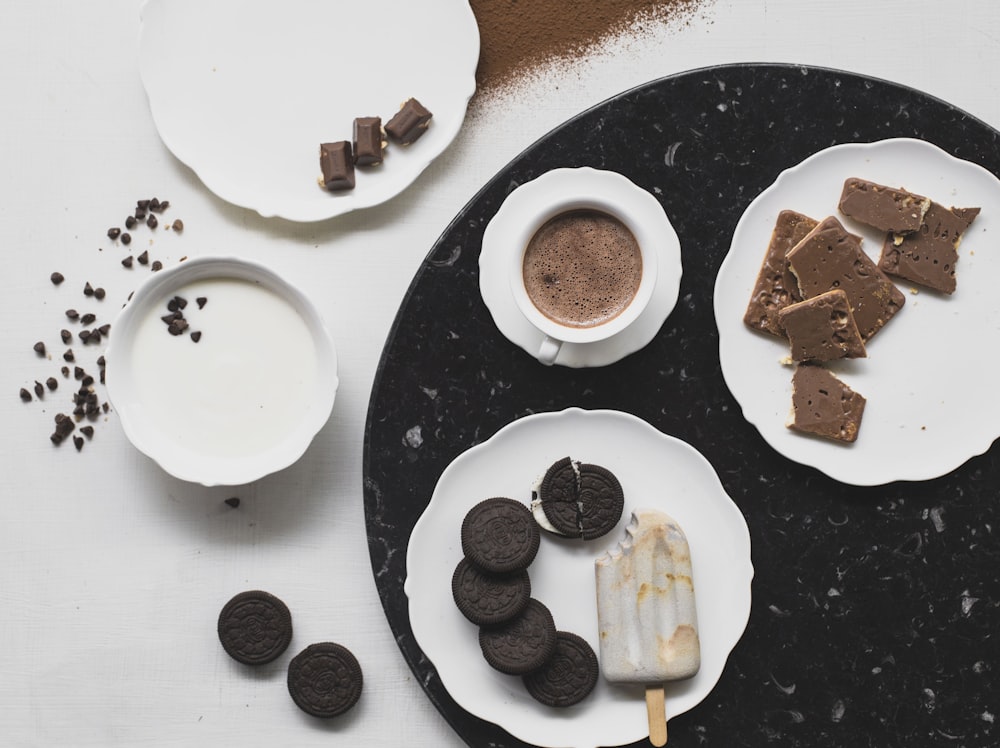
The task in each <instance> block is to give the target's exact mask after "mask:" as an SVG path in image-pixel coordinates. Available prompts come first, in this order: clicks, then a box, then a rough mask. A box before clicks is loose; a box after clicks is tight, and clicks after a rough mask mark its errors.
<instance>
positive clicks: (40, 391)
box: [35, 380, 45, 397]
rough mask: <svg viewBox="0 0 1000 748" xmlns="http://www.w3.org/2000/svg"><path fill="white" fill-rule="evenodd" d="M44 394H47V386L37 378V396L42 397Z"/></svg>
mask: <svg viewBox="0 0 1000 748" xmlns="http://www.w3.org/2000/svg"><path fill="white" fill-rule="evenodd" d="M44 394H45V388H44V387H43V386H42V383H41V382H39V381H38V380H35V395H36V396H37V397H41V396H42V395H44Z"/></svg>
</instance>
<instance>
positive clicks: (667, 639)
mask: <svg viewBox="0 0 1000 748" xmlns="http://www.w3.org/2000/svg"><path fill="white" fill-rule="evenodd" d="M594 565H595V570H596V574H597V623H598V629H599V632H600V652H601V672H602V673H603V674H604V677H605V679H607V680H608V681H610V682H612V683H639V684H642V685H644V686H646V707H647V711H648V716H649V730H650V732H649V739H650V741H651V742H652V743H653V745H657V746H660V745H664V744H665V743H666V742H667V721H666V711H665V707H664V703H663V699H664V694H663V684H664V683H666V682H669V681H675V680H683V679H685V678H690V677H692V676H693V675H694V674H695V673H697V672H698V668H699V667H700V666H701V646H700V644H699V641H698V614H697V611H696V610H695V598H694V583H693V582H692V575H691V551H690V549H689V548H688V542H687V538H686V537H685V535H684V531H683V530H681V528H680V526H679V525H678V524H677V522H676V521H674V519H673V518H671V517H670V516H669V515H667V514H665V513H664V512H661V511H658V510H655V509H637V510H635V511H634V512H633V513H632V519H631V521H630V522H629V525H628V527H626V528H625V539H624V540H622V542H621V543H619V544H618V546H617V547H616V548H615V549H614V550H612V551H609V552H608V553H605V554H604V555H603V556H601V557H600V558H598V559H597V561H595V563H594Z"/></svg>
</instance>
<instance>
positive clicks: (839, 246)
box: [788, 216, 906, 342]
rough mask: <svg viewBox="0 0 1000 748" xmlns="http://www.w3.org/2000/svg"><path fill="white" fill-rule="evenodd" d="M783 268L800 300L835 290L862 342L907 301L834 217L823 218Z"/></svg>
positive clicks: (796, 246)
mask: <svg viewBox="0 0 1000 748" xmlns="http://www.w3.org/2000/svg"><path fill="white" fill-rule="evenodd" d="M788 264H789V267H791V269H792V272H793V273H795V278H796V279H797V281H798V284H799V293H801V294H802V298H803V299H811V298H812V297H813V296H819V295H820V294H822V293H826V292H827V291H830V290H832V289H835V288H840V289H842V290H843V291H844V292H845V293H846V294H847V298H848V299H849V300H850V302H851V312H852V313H853V314H854V322H855V323H856V324H857V326H858V331H859V332H860V333H861V337H862V339H864V340H865V341H866V342H867V341H868V340H870V339H871V337H872V336H873V335H874V334H875V333H876V332H878V331H879V330H880V329H882V327H883V326H884V325H885V323H886V322H888V321H889V320H890V319H892V317H893V316H894V315H895V314H896V312H898V311H899V310H900V309H902V308H903V304H904V303H905V302H906V298H905V297H904V296H903V293H902V292H901V291H900V290H899V289H898V288H896V286H895V285H894V284H893V282H892V281H891V280H889V277H888V276H887V275H886V274H885V273H883V272H882V271H881V270H879V269H878V266H877V265H876V264H875V263H874V262H872V260H871V258H870V257H868V255H866V254H865V253H864V252H863V251H862V250H861V241H860V239H858V237H856V236H853V235H851V234H850V233H848V232H847V230H846V229H845V228H844V227H843V226H842V225H841V223H840V221H838V220H837V219H836V218H835V217H834V216H829V217H827V218H825V219H824V220H823V221H822V222H821V223H820V224H819V225H818V226H817V227H816V228H814V229H813V230H812V231H810V232H809V234H808V235H807V236H806V237H805V238H804V239H803V240H802V241H801V242H799V243H798V244H797V245H795V247H794V248H793V249H792V251H791V252H789V253H788Z"/></svg>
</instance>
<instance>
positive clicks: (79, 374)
mask: <svg viewBox="0 0 1000 748" xmlns="http://www.w3.org/2000/svg"><path fill="white" fill-rule="evenodd" d="M86 373H87V372H85V371H84V370H83V369H82V368H81V367H79V366H74V367H73V378H74V379H77V380H80V379H83V376H84V375H85V374H86Z"/></svg>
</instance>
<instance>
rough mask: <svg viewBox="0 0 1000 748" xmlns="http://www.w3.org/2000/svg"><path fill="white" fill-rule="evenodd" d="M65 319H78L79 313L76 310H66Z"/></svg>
mask: <svg viewBox="0 0 1000 748" xmlns="http://www.w3.org/2000/svg"><path fill="white" fill-rule="evenodd" d="M66 317H67V318H68V319H80V313H79V312H78V311H76V309H67V310H66Z"/></svg>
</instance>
